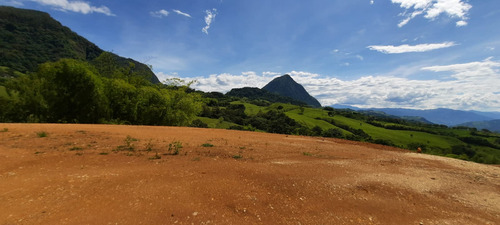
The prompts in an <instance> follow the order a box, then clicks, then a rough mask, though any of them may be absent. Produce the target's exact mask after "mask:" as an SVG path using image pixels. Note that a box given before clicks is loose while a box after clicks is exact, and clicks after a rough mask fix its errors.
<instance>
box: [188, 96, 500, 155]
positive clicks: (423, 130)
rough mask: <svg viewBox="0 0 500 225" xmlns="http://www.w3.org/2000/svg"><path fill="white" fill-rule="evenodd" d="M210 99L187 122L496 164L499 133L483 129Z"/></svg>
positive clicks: (280, 105)
mask: <svg viewBox="0 0 500 225" xmlns="http://www.w3.org/2000/svg"><path fill="white" fill-rule="evenodd" d="M205 97H206V98H208V99H207V100H206V101H207V102H210V104H206V105H204V106H203V110H202V112H201V114H200V116H199V117H198V119H197V120H195V121H194V122H193V124H192V126H198V127H212V128H225V129H236V130H251V131H260V132H271V133H282V134H294V135H306V136H321V137H334V138H342V139H348V140H353V141H362V142H371V143H376V144H382V145H389V146H394V147H399V148H404V149H410V150H414V151H416V150H417V149H419V148H420V149H421V150H422V152H423V153H428V154H434V155H442V156H447V157H454V158H460V159H464V160H471V161H475V162H481V163H492V164H498V163H500V134H498V133H493V132H490V131H488V130H477V129H474V128H467V127H457V128H449V127H447V126H446V125H436V124H429V123H421V122H416V121H411V120H406V119H403V118H397V117H393V116H392V117H389V116H378V115H368V114H364V113H360V112H356V111H353V110H340V109H334V108H331V107H324V108H310V107H304V106H299V105H292V104H285V103H272V102H268V101H267V104H263V103H266V101H259V102H257V103H258V104H259V105H256V104H255V100H248V99H238V98H234V97H231V96H228V95H222V94H220V95H214V94H209V95H205Z"/></svg>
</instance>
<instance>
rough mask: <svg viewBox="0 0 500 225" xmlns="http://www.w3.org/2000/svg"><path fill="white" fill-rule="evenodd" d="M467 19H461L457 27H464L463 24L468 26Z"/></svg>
mask: <svg viewBox="0 0 500 225" xmlns="http://www.w3.org/2000/svg"><path fill="white" fill-rule="evenodd" d="M467 24H468V23H467V21H464V20H460V21H458V22H457V27H463V26H467Z"/></svg>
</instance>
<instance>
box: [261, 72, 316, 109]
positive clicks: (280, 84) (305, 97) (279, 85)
mask: <svg viewBox="0 0 500 225" xmlns="http://www.w3.org/2000/svg"><path fill="white" fill-rule="evenodd" d="M262 89H264V90H267V91H269V92H271V93H276V94H279V95H282V96H286V97H290V98H292V99H295V100H297V101H301V102H305V103H306V104H307V105H310V106H312V107H321V104H320V103H319V102H318V100H316V99H315V98H314V97H312V96H311V95H309V93H307V91H306V89H304V87H302V85H300V84H298V83H297V82H295V81H294V80H293V79H292V77H290V75H288V74H285V75H283V76H281V77H278V78H275V79H274V80H272V81H271V82H269V83H268V84H267V85H266V86H264V87H263V88H262Z"/></svg>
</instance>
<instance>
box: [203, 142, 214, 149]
mask: <svg viewBox="0 0 500 225" xmlns="http://www.w3.org/2000/svg"><path fill="white" fill-rule="evenodd" d="M201 146H202V147H206V148H211V147H214V145H213V144H210V143H204V144H202V145H201Z"/></svg>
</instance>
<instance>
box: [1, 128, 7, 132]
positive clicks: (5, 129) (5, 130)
mask: <svg viewBox="0 0 500 225" xmlns="http://www.w3.org/2000/svg"><path fill="white" fill-rule="evenodd" d="M8 131H9V128H3V129H2V130H0V132H8Z"/></svg>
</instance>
